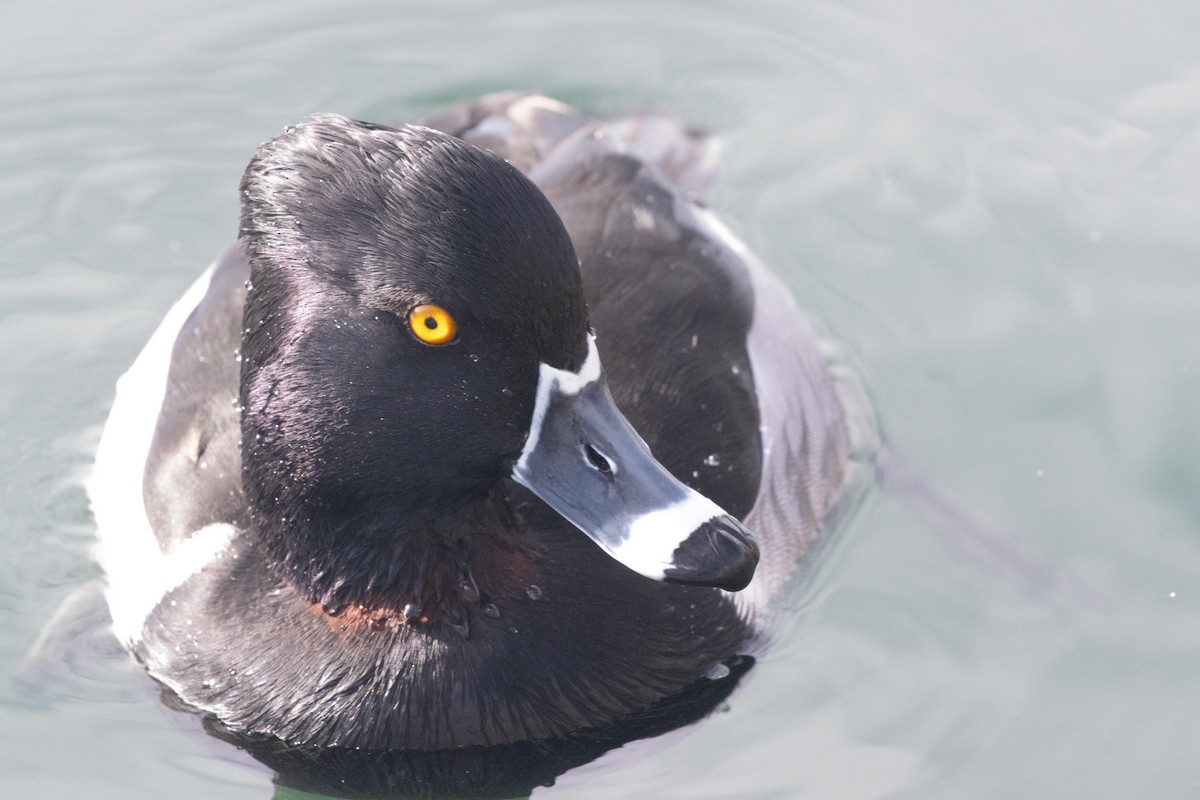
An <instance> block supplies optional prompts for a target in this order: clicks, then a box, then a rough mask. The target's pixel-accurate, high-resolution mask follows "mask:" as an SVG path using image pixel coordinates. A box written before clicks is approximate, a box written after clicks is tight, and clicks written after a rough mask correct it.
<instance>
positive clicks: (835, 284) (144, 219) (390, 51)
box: [0, 0, 1200, 798]
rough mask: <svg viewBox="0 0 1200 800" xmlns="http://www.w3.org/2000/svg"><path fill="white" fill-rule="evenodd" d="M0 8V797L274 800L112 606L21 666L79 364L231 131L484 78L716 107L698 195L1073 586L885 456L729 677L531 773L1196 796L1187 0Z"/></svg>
mask: <svg viewBox="0 0 1200 800" xmlns="http://www.w3.org/2000/svg"><path fill="white" fill-rule="evenodd" d="M2 18H3V23H2V24H0V30H2V32H0V74H2V75H3V76H4V79H3V80H2V81H0V108H3V109H4V114H3V115H2V116H0V174H3V176H4V180H3V183H2V184H0V241H3V243H4V246H3V248H2V249H0V374H2V375H3V376H4V380H2V381H0V476H2V477H0V549H2V558H0V617H2V620H3V622H2V624H0V737H2V741H3V743H4V746H3V748H0V787H2V788H3V794H4V796H6V797H7V796H11V797H88V798H105V797H121V798H128V797H162V796H171V797H178V798H189V797H196V798H208V797H214V796H216V797H222V798H264V797H270V796H271V795H272V793H273V792H274V789H273V787H272V785H271V783H270V775H269V774H268V773H267V772H266V771H265V770H263V769H262V768H261V767H258V766H257V765H255V764H254V762H252V761H250V760H249V759H247V758H246V757H244V756H241V755H240V754H238V753H237V752H236V751H234V750H232V748H230V747H228V746H227V745H223V744H222V743H220V742H217V741H215V740H212V739H210V738H209V737H206V736H205V735H203V734H202V733H200V732H199V729H198V725H197V723H196V721H195V720H194V719H192V718H191V717H189V716H187V715H182V714H178V713H176V712H172V711H170V710H168V709H166V708H164V707H163V706H162V704H161V703H160V701H159V698H158V696H157V692H156V690H155V687H154V686H153V684H152V683H151V682H149V681H148V680H147V679H145V678H144V677H143V676H141V674H140V673H139V671H138V670H137V669H136V667H134V666H132V665H130V664H129V663H128V661H127V660H126V659H125V658H124V657H123V656H122V655H121V654H120V652H119V651H118V650H116V648H115V646H114V645H112V643H111V641H110V640H109V639H107V638H106V637H104V636H103V635H91V636H82V637H80V636H77V637H74V638H72V637H67V636H63V635H61V633H60V634H59V635H58V636H57V638H56V639H53V640H51V641H50V642H48V643H47V644H46V645H45V647H44V648H43V652H44V653H49V654H50V656H43V657H42V659H41V660H39V661H37V662H35V664H34V665H33V666H32V667H31V668H29V669H27V670H26V671H25V672H23V673H21V675H22V678H21V679H20V680H18V678H17V676H18V672H19V671H20V667H21V664H22V662H23V659H25V656H26V653H28V652H29V650H30V648H31V647H32V646H33V645H34V642H35V640H36V639H37V637H38V634H39V631H40V630H42V629H43V627H45V626H46V624H47V622H48V621H49V620H50V618H51V616H52V615H53V614H54V613H55V609H56V608H58V607H59V605H60V604H61V603H62V602H63V601H64V600H65V599H66V598H68V596H70V595H71V594H72V592H73V591H76V590H77V589H78V588H79V587H81V586H86V585H88V582H89V581H92V580H94V579H95V578H96V577H97V570H96V568H95V567H94V566H93V565H92V564H91V562H90V560H89V558H88V549H89V547H90V542H91V535H92V523H91V521H90V518H89V514H88V511H87V506H86V501H85V498H84V495H83V492H82V490H81V489H80V480H81V477H82V476H83V475H84V474H85V472H86V469H87V465H88V462H89V460H90V453H91V451H92V450H93V448H94V446H95V442H96V439H97V436H98V430H99V425H100V424H101V422H102V421H103V419H104V417H105V414H106V411H107V407H108V405H109V403H110V402H111V399H112V392H113V382H114V381H115V379H116V377H117V376H118V375H119V374H120V372H121V371H122V370H124V369H125V367H126V366H127V365H128V364H129V363H130V362H131V361H132V359H133V357H134V355H135V354H136V352H137V350H138V349H139V348H140V346H141V344H142V343H143V342H144V341H145V339H146V338H147V337H148V335H149V333H150V331H151V329H152V328H153V326H154V325H155V324H156V322H157V321H158V319H159V318H160V317H161V315H162V314H163V313H164V312H165V310H166V309H167V308H168V307H169V305H170V304H171V302H172V301H173V300H174V299H175V298H176V297H177V296H178V295H179V294H181V293H182V292H183V290H184V289H185V288H186V287H187V286H188V285H189V284H190V283H191V281H192V280H193V279H194V277H195V276H196V274H197V273H198V272H199V270H200V269H202V268H203V266H204V265H205V264H207V263H208V261H209V260H210V259H211V258H213V257H214V256H215V255H216V254H217V253H218V252H219V251H220V250H221V248H222V247H223V246H224V245H225V244H226V243H227V242H228V241H229V240H230V239H231V238H232V236H233V234H234V232H235V229H236V220H237V195H236V184H237V179H238V176H239V174H240V172H241V169H242V167H243V166H244V164H245V161H246V160H247V158H248V156H249V155H250V153H251V152H252V150H253V148H254V147H255V146H256V145H257V144H258V143H259V142H260V141H262V140H264V139H266V138H269V137H270V136H272V135H274V134H275V133H276V132H278V131H279V130H281V129H282V128H283V127H284V126H285V125H286V124H288V123H289V122H292V121H294V120H295V119H297V118H298V117H300V116H303V115H304V114H307V113H309V112H312V111H316V110H328V111H338V112H342V113H347V114H350V115H353V116H358V117H364V118H375V119H385V120H386V119H402V118H409V117H412V116H414V115H416V114H417V113H418V112H420V111H422V110H424V109H427V108H429V107H432V106H436V105H438V104H441V103H444V102H450V101H453V100H458V99H462V98H466V97H469V96H472V95H475V94H477V93H480V92H483V91H489V90H495V89H504V88H513V87H535V88H539V89H541V90H543V91H546V92H548V93H551V94H553V95H556V96H558V97H560V98H561V99H563V100H566V101H569V102H572V103H575V104H579V105H583V106H586V107H589V108H593V109H598V110H606V109H619V110H629V109H636V108H645V107H654V108H661V109H668V110H672V111H674V112H677V113H679V114H681V115H683V116H685V117H687V118H688V119H690V120H694V121H696V122H698V123H701V124H704V125H707V126H708V127H710V128H712V129H714V130H716V131H719V132H720V133H721V135H722V136H723V137H724V139H725V142H726V149H725V161H724V164H725V166H724V170H723V172H722V174H721V177H720V179H719V182H718V184H717V186H716V188H715V190H714V191H713V193H712V195H711V198H710V199H711V205H712V206H713V207H714V208H715V209H716V210H717V211H718V212H719V213H720V214H721V215H722V217H723V218H724V219H725V220H726V221H727V222H728V223H729V224H730V226H731V227H732V228H733V229H734V230H736V231H737V232H738V233H739V234H740V235H741V236H742V237H743V238H744V239H746V240H747V241H748V242H749V244H750V245H751V246H752V247H753V248H754V249H755V250H757V251H758V253H759V254H760V255H761V256H762V257H763V258H764V259H765V260H766V261H767V262H768V263H770V264H772V265H773V266H774V268H775V269H776V270H778V271H779V272H780V273H781V274H782V275H784V276H785V278H786V280H787V281H788V283H789V284H790V285H791V287H792V288H793V290H794V291H795V292H796V294H797V295H798V296H799V297H800V298H801V300H802V303H803V304H804V305H805V306H806V307H807V308H809V309H810V310H811V311H812V313H813V315H814V316H815V318H816V319H817V321H818V323H819V324H820V325H821V327H822V328H824V329H825V330H827V331H829V332H830V333H831V334H832V335H833V337H834V338H835V339H836V340H837V341H838V342H840V343H841V344H842V347H843V349H844V350H845V352H846V353H848V354H849V355H850V357H851V358H852V359H853V360H854V362H855V363H856V364H857V365H858V367H859V369H860V370H861V372H862V374H863V376H864V378H865V381H866V384H867V385H868V387H869V388H870V391H871V395H872V398H873V402H874V404H875V407H876V410H877V411H878V413H879V415H880V417H881V418H882V420H883V422H884V424H885V425H886V428H887V430H888V432H889V434H890V436H891V438H892V439H893V441H894V442H895V444H896V446H897V448H898V449H899V450H900V451H901V452H902V453H904V454H905V456H906V457H907V458H908V459H909V460H910V461H911V462H913V463H914V464H916V465H917V467H918V468H919V469H920V470H921V471H923V472H924V473H925V474H927V475H928V476H930V478H931V479H932V480H933V481H934V482H935V483H937V484H938V485H939V486H941V487H943V488H945V489H946V490H948V491H950V492H952V493H953V494H954V495H956V496H957V497H958V498H960V499H961V500H962V501H964V502H965V503H966V504H968V505H969V506H970V507H971V508H973V509H975V510H976V511H977V512H978V513H979V514H981V515H982V516H983V517H984V518H986V519H989V520H991V521H992V522H994V523H996V524H997V525H998V526H1000V527H1001V528H1002V529H1004V530H1006V531H1009V532H1011V533H1012V534H1013V535H1016V536H1019V537H1020V539H1021V541H1022V542H1023V543H1024V546H1025V547H1026V549H1028V550H1030V551H1033V552H1034V553H1036V554H1037V556H1038V557H1039V558H1040V559H1042V560H1044V561H1045V562H1046V563H1049V564H1051V565H1053V566H1054V567H1055V568H1056V569H1057V570H1059V571H1061V572H1062V573H1065V574H1067V575H1069V576H1070V577H1071V579H1072V580H1074V581H1075V582H1076V584H1077V585H1080V586H1083V587H1085V589H1086V590H1085V591H1080V592H1075V593H1071V592H1057V593H1055V594H1054V595H1052V596H1051V597H1044V596H1041V595H1038V594H1037V593H1036V592H1034V591H1032V590H1030V588H1029V587H1028V586H1026V585H1025V584H1022V583H1021V582H1020V581H1019V580H1015V579H1014V578H1013V576H1012V575H1011V574H1008V573H1003V572H1000V573H996V572H995V571H994V570H992V569H990V568H989V567H987V566H986V565H981V564H980V563H979V562H978V561H975V560H969V559H968V560H964V559H962V558H959V557H958V551H957V549H956V547H955V543H954V541H950V542H947V541H945V540H943V539H941V538H939V537H937V536H935V535H932V534H931V533H930V532H929V530H928V527H927V526H926V525H924V524H923V523H922V522H920V521H918V519H917V517H915V516H914V515H913V514H912V513H911V512H910V511H909V510H908V509H907V508H905V507H904V506H903V505H902V504H899V503H897V502H895V501H894V500H892V499H890V498H888V497H886V496H884V495H881V494H879V493H875V494H874V495H872V496H871V497H870V498H869V500H868V502H867V505H866V507H865V508H863V509H862V510H861V511H860V513H859V514H858V515H857V516H856V517H855V518H854V520H853V522H852V524H851V525H850V526H849V527H848V529H847V530H845V531H844V532H843V535H842V538H841V539H840V542H839V544H838V545H837V547H835V548H834V550H833V551H832V553H831V554H830V557H829V558H828V559H827V560H826V561H825V563H824V564H823V565H822V567H821V570H820V572H819V574H818V575H817V577H816V579H815V581H814V582H813V583H812V584H811V586H810V588H809V589H808V590H807V593H806V594H805V596H804V597H803V598H802V608H801V609H800V610H799V612H798V613H797V614H796V615H795V616H794V617H793V619H792V623H791V624H790V625H789V626H788V628H787V630H786V631H785V632H784V633H783V634H782V635H781V638H780V641H779V642H778V644H777V646H776V647H775V648H774V649H773V650H772V651H771V652H770V654H769V655H768V657H767V658H766V659H764V660H763V661H762V662H760V663H759V665H758V666H757V667H756V668H755V670H754V672H753V673H751V676H750V678H749V679H748V680H747V681H746V682H745V684H744V686H743V687H742V688H741V689H740V690H739V691H738V693H737V694H735V695H734V697H733V698H732V700H731V702H730V704H729V709H728V710H727V711H725V712H724V713H719V714H717V715H715V716H714V717H713V718H711V719H709V720H707V721H705V722H704V723H702V724H701V725H699V726H697V727H696V728H695V729H693V730H691V731H689V732H686V733H685V734H684V735H677V736H671V737H667V738H666V739H662V740H654V741H651V742H645V743H641V744H639V745H636V746H632V747H629V748H626V751H623V752H620V753H616V754H612V755H611V756H610V757H606V758H605V759H602V760H601V761H600V762H597V763H596V764H593V765H590V766H588V767H585V768H583V769H581V770H578V771H577V772H575V773H571V774H568V775H567V776H564V777H563V778H562V779H560V781H559V786H558V790H557V791H554V792H549V793H547V796H550V797H567V798H575V797H618V796H653V797H680V798H694V797H714V798H717V797H721V798H724V797H746V798H750V797H772V798H774V797H783V798H829V797H846V798H871V797H900V798H963V797H971V798H990V797H995V798H1012V797H1023V798H1035V797H1046V798H1062V797H1088V798H1109V797H1111V798H1127V797H1154V798H1189V797H1197V796H1200V759H1197V753H1198V752H1200V722H1197V720H1196V709H1197V708H1200V669H1198V668H1197V667H1198V665H1200V625H1198V624H1197V614H1198V612H1200V580H1198V579H1200V553H1198V550H1200V547H1198V543H1197V531H1198V529H1200V457H1198V456H1197V453H1198V452H1200V415H1197V412H1196V409H1197V406H1198V403H1197V401H1198V399H1200V370H1198V369H1197V360H1198V358H1200V356H1198V354H1200V266H1198V260H1197V254H1198V253H1200V225H1197V224H1196V219H1197V214H1198V213H1200V189H1198V188H1197V187H1200V50H1197V47H1196V42H1197V41H1200V6H1196V5H1195V3H1193V2H1190V1H1189V0H1179V1H1178V2H1170V0H1157V1H1156V2H1149V3H1144V4H1122V3H1116V2H1106V1H1105V0H1101V2H1087V3H1085V2H1081V1H1080V0H1067V2H1059V3H1054V4H1046V3H1040V2H1033V1H1032V0H1004V2H1001V1H1000V0H982V1H981V2H976V3H971V4H964V3H954V2H951V1H950V0H925V1H924V2H918V1H916V0H914V1H913V2H906V3H900V4H893V3H884V2H855V3H844V4H834V3H828V2H816V3H803V4H802V3H796V2H791V1H790V0H786V1H785V0H779V1H778V2H766V1H765V0H753V1H751V2H747V0H738V1H737V2H733V0H725V1H724V2H705V3H688V4H683V3H676V4H669V3H645V2H605V3H598V2H597V3H541V2H529V3H510V2H504V3H502V2H475V3H463V4H456V5H453V6H452V5H451V4H440V5H436V6H435V5H433V4H421V5H418V4H415V3H407V4H397V3H384V2H364V3H352V4H336V5H335V4H332V3H327V4H325V3H301V2H289V3H281V2H280V3H259V4H254V5H249V6H246V5H244V4H241V3H232V2H225V3H220V4H218V3H208V4H204V6H203V8H201V7H200V5H199V4H197V5H196V7H195V8H184V7H180V6H178V5H162V6H160V5H156V4H150V3H134V2H130V1H129V0H114V2H110V3H106V4H86V3H76V4H66V3H59V4H54V5H50V6H47V5H46V4H44V3H37V4H35V3H32V2H29V1H28V0H13V2H9V3H7V4H6V5H5V9H4V12H3V14H2ZM94 604H95V595H94V594H92V595H90V596H89V595H85V596H83V597H82V598H81V599H80V600H79V601H78V603H77V604H76V608H77V609H79V608H83V609H86V608H88V607H90V605H94ZM81 615H82V612H80V611H78V610H76V612H74V613H71V612H70V611H69V610H68V612H67V613H66V614H65V616H66V618H67V619H70V620H74V622H72V623H71V624H72V625H74V626H75V627H77V628H81V629H84V630H87V629H88V619H87V618H86V615H82V616H83V617H84V618H83V619H82V620H80V617H81ZM92 624H93V625H94V621H93V622H92ZM68 627H69V626H68ZM61 629H62V626H59V628H58V630H59V631H61ZM64 641H65V644H64ZM30 669H31V670H32V674H31V673H30ZM539 794H540V793H539ZM535 796H536V795H535Z"/></svg>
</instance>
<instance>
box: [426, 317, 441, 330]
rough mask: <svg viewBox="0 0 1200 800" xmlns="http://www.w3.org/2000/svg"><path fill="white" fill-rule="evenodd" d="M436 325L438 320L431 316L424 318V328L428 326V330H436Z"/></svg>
mask: <svg viewBox="0 0 1200 800" xmlns="http://www.w3.org/2000/svg"><path fill="white" fill-rule="evenodd" d="M437 326H438V322H437V320H436V319H435V318H433V317H426V318H425V327H426V328H429V330H431V331H432V330H437Z"/></svg>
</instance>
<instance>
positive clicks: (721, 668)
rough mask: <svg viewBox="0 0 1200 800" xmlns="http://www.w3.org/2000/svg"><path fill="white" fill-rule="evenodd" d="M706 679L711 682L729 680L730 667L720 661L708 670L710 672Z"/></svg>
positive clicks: (705, 675) (706, 674)
mask: <svg viewBox="0 0 1200 800" xmlns="http://www.w3.org/2000/svg"><path fill="white" fill-rule="evenodd" d="M704 677H706V678H708V679H709V680H710V681H719V680H721V679H722V678H728V677H729V667H728V666H727V665H725V664H722V663H721V662H719V661H718V662H717V663H716V664H713V665H712V666H711V667H709V668H708V671H706V672H705V673H704Z"/></svg>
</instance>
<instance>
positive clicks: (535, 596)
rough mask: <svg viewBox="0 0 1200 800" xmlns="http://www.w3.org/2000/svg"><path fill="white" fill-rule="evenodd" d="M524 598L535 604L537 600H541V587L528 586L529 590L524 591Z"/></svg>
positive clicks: (535, 585)
mask: <svg viewBox="0 0 1200 800" xmlns="http://www.w3.org/2000/svg"><path fill="white" fill-rule="evenodd" d="M525 596H526V597H528V598H529V599H530V600H533V601H535V602H536V601H538V600H541V599H542V587H540V586H538V585H537V584H530V585H529V588H528V589H526V590H525Z"/></svg>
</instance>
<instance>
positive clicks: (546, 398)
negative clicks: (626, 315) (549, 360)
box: [513, 334, 600, 476]
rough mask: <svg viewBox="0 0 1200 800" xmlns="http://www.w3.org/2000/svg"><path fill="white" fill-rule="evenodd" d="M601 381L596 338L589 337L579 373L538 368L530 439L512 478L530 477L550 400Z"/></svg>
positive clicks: (542, 366)
mask: <svg viewBox="0 0 1200 800" xmlns="http://www.w3.org/2000/svg"><path fill="white" fill-rule="evenodd" d="M599 379H600V351H599V350H597V349H596V337H595V336H592V335H591V334H588V354H587V358H585V359H584V361H583V364H582V365H580V367H579V372H568V371H567V370H565V369H558V368H556V367H552V366H550V365H549V364H545V363H543V364H542V365H541V366H540V367H538V385H537V399H536V400H535V401H534V404H533V419H532V421H530V423H529V436H528V438H526V439H525V447H523V448H522V449H521V457H520V458H519V459H517V464H516V466H515V467H513V475H514V476H519V475H525V474H528V467H529V454H530V453H532V452H533V451H534V449H535V448H536V447H537V443H538V437H539V436H541V433H542V422H543V421H544V420H545V419H546V410H547V408H548V407H549V406H550V398H551V397H552V396H554V395H576V394H579V393H580V392H582V391H583V389H584V387H585V386H587V385H588V384H591V383H594V382H595V381H597V380H599Z"/></svg>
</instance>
